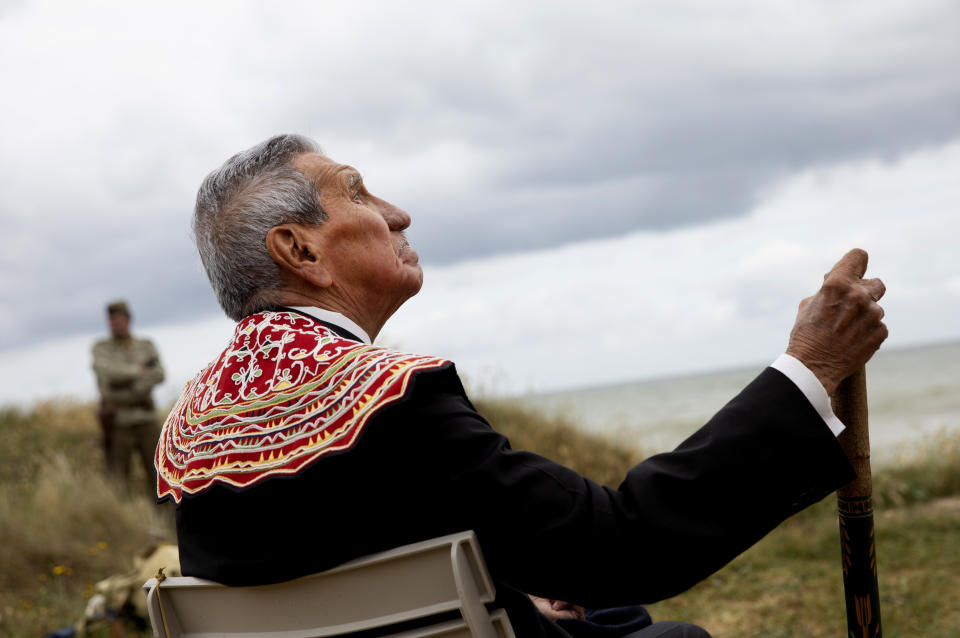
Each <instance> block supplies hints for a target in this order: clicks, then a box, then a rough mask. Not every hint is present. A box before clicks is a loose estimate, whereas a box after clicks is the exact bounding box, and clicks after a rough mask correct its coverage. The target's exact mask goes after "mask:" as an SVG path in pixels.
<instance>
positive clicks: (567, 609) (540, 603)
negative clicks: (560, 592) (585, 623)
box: [530, 594, 585, 621]
mask: <svg viewBox="0 0 960 638" xmlns="http://www.w3.org/2000/svg"><path fill="white" fill-rule="evenodd" d="M530 600H532V601H533V604H534V605H536V607H537V611H539V612H540V613H541V614H543V615H544V616H546V617H547V618H549V619H550V620H554V621H555V620H559V619H561V618H577V619H579V620H583V617H584V614H585V611H584V609H583V607H581V606H580V605H574V604H573V603H568V602H564V601H562V600H550V599H549V598H540V597H539V596H534V595H532V594H531V595H530Z"/></svg>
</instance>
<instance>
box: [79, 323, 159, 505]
mask: <svg viewBox="0 0 960 638" xmlns="http://www.w3.org/2000/svg"><path fill="white" fill-rule="evenodd" d="M93 371H94V372H95V373H96V375H97V386H98V387H99V389H100V399H101V409H102V411H104V412H105V413H107V417H108V418H110V419H111V420H112V425H113V427H112V443H111V444H110V445H109V449H108V450H107V465H108V467H110V469H111V470H112V471H114V472H115V473H116V474H117V475H118V476H120V477H121V478H122V479H123V480H124V481H126V480H127V478H128V477H129V475H130V455H131V454H134V453H136V455H137V456H138V458H139V459H140V460H141V462H142V463H143V467H144V470H145V472H146V475H147V480H148V481H149V489H150V491H153V489H154V488H155V485H156V478H155V471H154V469H153V453H154V450H155V449H156V445H157V439H158V438H159V436H160V424H159V421H158V419H157V414H156V409H155V407H154V404H153V399H152V397H151V396H150V393H151V391H152V390H153V386H155V385H157V384H158V383H161V382H162V381H163V366H161V365H160V357H159V356H158V355H157V349H156V348H155V347H154V346H153V344H152V343H151V342H150V341H149V340H147V339H137V338H134V337H127V338H121V339H118V338H114V337H111V338H109V339H104V340H102V341H98V342H97V343H95V344H94V346H93Z"/></svg>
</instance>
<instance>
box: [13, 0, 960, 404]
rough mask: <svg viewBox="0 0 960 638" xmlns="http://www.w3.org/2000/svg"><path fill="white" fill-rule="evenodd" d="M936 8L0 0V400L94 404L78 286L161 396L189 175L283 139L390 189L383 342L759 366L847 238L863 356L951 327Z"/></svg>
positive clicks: (192, 363)
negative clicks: (392, 257) (866, 346)
mask: <svg viewBox="0 0 960 638" xmlns="http://www.w3.org/2000/svg"><path fill="white" fill-rule="evenodd" d="M958 60H960V5H958V4H957V3H956V2H941V1H932V0H912V1H911V2H909V3H908V2H903V1H899V2H884V1H874V2H870V3H866V2H846V3H836V2H826V1H802V2H801V1H799V0H797V1H796V2H771V1H769V0H768V1H765V2H760V1H755V2H748V1H741V2H726V3H722V4H718V3H712V2H707V1H703V2H689V1H674V0H664V1H662V2H652V1H651V2H642V3H641V2H606V3H590V4H589V6H588V4H587V3H582V2H578V3H572V2H570V3H567V2H529V3H519V2H492V1H490V0H485V1H484V2H465V3H450V2H439V1H438V2H362V1H351V2H337V3H333V2H320V1H316V2H275V3H256V2H190V3H186V2H184V3H164V4H163V6H162V7H157V8H146V7H145V5H141V4H138V3H127V2H89V3H87V2H85V3H74V2H66V1H62V2H43V1H32V0H21V1H17V0H13V1H11V0H7V1H6V2H4V3H2V4H0V221H2V228H3V230H4V234H5V240H4V242H3V248H2V250H0V308H2V312H0V402H11V401H24V400H33V399H35V398H38V397H42V396H47V395H74V396H80V397H89V396H92V395H93V391H94V385H93V381H92V376H91V374H90V372H89V365H90V360H89V345H90V342H91V340H92V339H94V338H95V336H96V335H97V334H98V333H101V332H103V331H104V325H103V324H104V316H103V305H104V303H105V302H107V301H109V300H112V299H114V298H117V297H124V298H127V299H128V300H129V301H130V303H131V304H132V306H133V308H134V313H135V329H136V330H137V331H138V332H139V333H141V334H144V335H148V336H150V337H152V338H153V339H154V340H155V341H156V342H157V345H158V346H159V347H160V349H161V355H162V358H163V360H164V363H165V365H166V367H167V370H168V373H169V374H168V376H169V380H168V382H167V384H165V386H164V387H163V388H162V389H161V390H162V392H163V393H165V394H163V398H166V397H167V396H169V395H172V393H174V392H175V390H174V388H176V387H178V386H180V385H182V383H183V382H184V381H185V380H186V379H187V378H188V377H189V376H190V375H192V373H193V372H195V371H196V369H197V368H199V366H201V365H203V364H204V363H205V362H206V361H207V360H208V359H209V358H211V357H212V356H214V355H215V354H216V352H217V351H218V350H219V348H220V347H221V346H222V345H223V343H224V342H225V340H226V339H227V337H228V336H229V333H230V323H229V322H228V321H227V320H225V319H224V318H223V317H222V315H221V313H220V311H219V309H218V308H217V306H216V303H215V301H214V299H213V296H212V294H211V293H210V291H209V288H208V286H207V282H206V279H205V277H204V275H203V273H202V270H201V268H200V265H199V260H198V259H197V257H196V256H195V251H194V248H193V245H192V241H191V238H190V231H189V218H190V213H191V209H192V203H193V199H194V196H195V193H196V188H197V186H198V185H199V182H200V181H201V179H202V178H203V176H204V175H205V174H206V173H207V172H209V171H210V170H212V169H213V168H215V167H216V166H218V165H219V164H220V163H221V162H222V161H223V160H224V159H226V158H227V157H228V156H229V155H231V154H232V153H234V152H236V151H238V150H240V149H242V148H245V147H248V146H250V145H252V144H254V143H256V142H258V141H260V140H262V139H264V138H266V137H268V136H269V135H272V134H274V133H278V132H300V133H304V134H306V135H309V136H311V137H313V138H315V139H316V140H317V141H318V142H319V143H320V144H321V146H322V147H323V148H324V150H325V151H326V152H327V153H328V154H329V155H331V156H332V157H334V158H335V159H337V160H338V161H341V162H345V163H350V164H353V165H354V166H357V167H358V168H359V169H360V170H361V171H362V172H363V173H364V176H365V181H366V182H367V184H368V186H369V188H370V189H371V190H372V191H373V192H374V193H376V194H378V195H380V196H382V197H384V198H386V199H388V200H390V201H392V202H394V203H396V204H398V205H400V206H402V207H404V208H405V209H406V210H408V211H409V212H410V213H411V214H412V216H413V218H414V225H413V227H412V228H411V231H410V236H411V240H412V242H413V243H414V244H415V246H416V248H417V249H418V251H419V253H420V255H421V259H422V263H423V264H424V270H425V274H426V283H425V286H424V289H423V291H422V293H421V295H420V296H419V297H417V298H416V299H414V300H413V301H411V302H410V303H409V304H408V305H407V306H405V307H404V308H403V309H401V311H400V312H399V313H398V315H397V316H396V317H395V318H394V320H393V321H392V322H391V323H390V324H388V326H387V329H386V330H385V332H384V334H383V335H382V339H381V341H383V342H385V343H387V344H389V345H396V346H398V347H402V348H406V349H409V350H414V351H418V352H424V353H432V354H439V355H443V356H446V357H449V358H452V359H454V360H455V361H457V363H458V366H459V367H460V369H461V370H462V371H463V373H464V375H465V376H466V377H467V378H468V380H469V381H470V382H471V383H472V384H473V385H474V386H475V387H480V388H484V389H487V390H491V391H496V392H520V391H528V390H546V389H555V388H563V387H573V386H580V385H585V384H593V383H605V382H610V381H622V380H628V379H634V378H644V377H652V376H658V375H663V374H677V373H683V372H689V371H695V370H703V369H710V368H723V367H729V366H735V365H743V364H752V363H757V362H764V361H768V360H770V359H772V358H773V357H775V356H776V355H777V354H778V353H779V352H780V351H782V349H783V347H784V345H785V341H786V335H787V333H788V331H789V328H790V325H791V323H792V317H793V314H794V312H795V309H796V304H797V302H798V301H799V300H800V298H802V297H804V296H806V295H809V294H811V293H812V292H813V291H814V290H815V289H816V287H817V285H818V283H819V280H820V278H821V276H822V274H823V273H824V272H825V271H826V270H827V269H828V268H829V267H830V265H832V263H833V262H834V261H836V259H838V258H839V257H840V256H841V255H842V254H843V252H844V251H845V250H846V249H848V248H850V247H853V246H855V245H859V246H862V247H863V248H866V249H867V250H868V251H870V253H871V268H872V272H873V273H874V274H877V275H879V276H882V277H883V278H884V279H885V280H886V282H887V284H888V288H889V293H888V297H887V299H886V301H885V308H886V309H887V313H888V325H889V326H890V329H891V337H890V340H889V342H888V345H889V346H892V347H896V346H898V345H899V346H906V345H911V344H916V343H929V342H933V341H937V340H946V339H957V338H960V248H958V243H960V69H958V66H960V64H958V62H957V61H958Z"/></svg>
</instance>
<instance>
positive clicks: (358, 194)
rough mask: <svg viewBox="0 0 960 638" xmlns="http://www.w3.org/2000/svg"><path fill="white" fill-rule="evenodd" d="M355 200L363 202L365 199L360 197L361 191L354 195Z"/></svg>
mask: <svg viewBox="0 0 960 638" xmlns="http://www.w3.org/2000/svg"><path fill="white" fill-rule="evenodd" d="M353 201H355V202H358V203H360V204H362V203H363V200H362V199H360V193H357V194H356V195H354V196H353Z"/></svg>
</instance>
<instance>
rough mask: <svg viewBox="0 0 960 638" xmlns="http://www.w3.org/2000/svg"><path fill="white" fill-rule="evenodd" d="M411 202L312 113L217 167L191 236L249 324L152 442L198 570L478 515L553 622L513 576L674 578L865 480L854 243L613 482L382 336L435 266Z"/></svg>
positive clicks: (186, 552) (236, 581)
mask: <svg viewBox="0 0 960 638" xmlns="http://www.w3.org/2000/svg"><path fill="white" fill-rule="evenodd" d="M409 224H410V217H409V215H407V213H406V212H404V211H403V210H401V209H399V208H397V207H396V206H394V205H392V204H390V203H388V202H386V201H384V200H382V199H380V198H378V197H376V196H374V195H373V194H371V193H370V191H369V190H368V189H367V186H366V185H365V184H364V182H363V179H362V178H361V176H360V174H359V173H358V172H357V171H356V170H355V169H354V168H352V167H350V166H347V165H343V164H338V163H337V162H335V161H333V160H332V159H330V158H328V157H325V156H324V155H322V154H320V153H319V152H318V149H317V147H316V146H315V145H314V144H313V143H312V142H311V141H309V140H306V139H304V138H301V137H298V136H279V137H275V138H272V139H270V140H267V141H266V142H263V143H261V144H259V145H257V146H255V147H253V148H251V149H249V150H247V151H245V152H242V153H239V154H237V155H235V156H234V157H232V158H231V159H229V160H228V161H227V162H226V163H225V164H224V165H223V166H222V167H221V168H220V169H218V170H217V171H214V172H213V173H211V174H210V175H209V176H208V177H207V178H206V180H205V181H204V182H203V185H202V186H201V188H200V192H199V194H198V196H197V205H196V211H195V218H194V230H195V234H196V240H197V244H198V247H199V251H200V255H201V258H202V260H203V263H204V267H205V268H206V271H207V275H208V276H209V278H210V281H211V283H212V285H213V288H214V290H215V292H216V295H217V298H218V300H219V301H220V304H221V305H222V307H223V308H224V310H225V311H226V313H227V314H228V315H229V316H230V317H232V318H233V319H235V320H236V321H237V322H238V324H237V328H236V332H235V334H234V337H233V339H232V341H231V342H230V343H229V344H228V346H227V347H226V349H225V350H224V351H223V352H222V353H221V354H220V355H219V356H218V357H217V358H216V359H215V360H214V361H213V362H212V363H211V364H210V365H209V366H208V367H207V368H205V369H204V370H203V371H201V372H200V373H199V374H198V375H197V376H196V377H195V378H194V379H193V381H192V382H191V383H190V384H189V385H188V387H187V389H186V390H185V392H184V394H183V396H182V397H181V398H180V400H179V402H178V403H177V405H176V407H175V408H174V410H173V412H172V413H171V415H170V417H169V418H168V420H167V422H166V424H165V425H164V428H163V433H162V436H161V441H160V444H159V446H158V449H157V457H156V463H157V468H158V470H159V476H158V492H159V496H160V497H161V498H171V499H173V500H175V501H176V503H177V530H178V536H179V545H180V558H181V564H182V569H183V573H184V574H188V575H195V576H200V577H205V578H209V579H212V580H216V581H220V582H223V583H227V584H231V585H241V584H255V583H271V582H278V581H282V580H286V579H291V578H295V577H298V576H302V575H305V574H308V573H313V572H317V571H320V570H324V569H327V568H329V567H332V566H334V565H337V564H339V563H342V562H344V561H347V560H349V559H352V558H355V557H357V556H360V555H363V554H368V553H371V552H375V551H379V550H384V549H387V548H389V547H393V546H397V545H402V544H405V543H409V542H413V541H417V540H422V539H425V538H430V537H434V536H438V535H442V534H447V533H451V532H455V531H460V530H464V529H473V530H475V531H476V533H477V536H478V538H479V540H480V543H481V545H482V547H483V551H484V555H485V556H486V558H487V561H488V563H489V567H490V569H491V573H492V575H493V577H494V579H495V580H496V581H497V586H498V594H499V596H500V599H501V602H502V603H503V604H504V605H505V606H506V608H507V610H508V613H509V615H510V618H511V621H512V622H513V625H514V627H515V629H516V631H517V635H518V636H521V637H529V636H546V635H553V636H563V635H567V634H566V633H565V631H564V630H563V629H561V628H560V626H559V625H558V624H556V623H554V622H552V621H550V620H548V619H547V618H546V617H545V616H544V615H542V614H540V613H538V612H537V611H536V607H534V605H533V604H532V603H531V602H530V600H529V599H528V598H527V596H526V595H525V594H521V593H520V592H525V593H526V594H531V595H535V596H537V597H543V598H544V599H550V600H554V601H569V603H570V604H569V606H570V607H573V608H578V606H581V605H582V606H586V607H592V608H603V607H606V608H609V607H614V606H620V605H633V604H636V603H643V602H650V601H655V600H659V599H662V598H665V597H669V596H672V595H674V594H677V593H679V592H681V591H683V590H685V589H687V588H689V587H690V586H692V585H693V584H695V583H697V582H698V581H700V580H702V579H703V578H705V577H706V576H708V575H709V574H711V573H713V572H714V571H716V570H717V569H719V568H720V567H722V566H723V565H724V564H726V563H727V562H728V561H729V560H731V559H732V558H733V557H735V556H736V555H737V554H739V553H740V552H742V551H743V550H745V549H746V548H747V547H749V546H750V545H752V544H753V543H754V542H756V541H757V540H758V539H760V538H761V537H762V536H763V535H765V534H766V533H767V532H769V531H770V530H771V529H772V528H774V527H775V526H776V525H778V524H779V523H780V522H781V521H783V520H784V519H786V518H787V517H789V516H791V515H792V514H794V513H796V512H797V511H799V510H801V509H803V508H804V507H806V506H807V505H809V504H811V503H813V502H815V501H818V500H820V499H821V498H823V497H824V496H825V495H827V494H828V493H830V492H831V491H833V490H834V489H836V488H837V487H838V486H840V485H843V484H845V483H846V482H848V481H850V480H851V479H852V477H853V472H852V470H851V468H850V465H849V463H848V461H847V459H846V458H845V457H844V455H843V452H842V451H841V449H840V447H839V446H838V444H837V442H836V440H835V434H836V433H837V432H838V431H839V430H841V429H842V428H843V426H842V425H841V424H840V423H838V422H837V420H836V418H835V417H834V416H833V414H832V412H831V411H830V407H829V399H828V394H829V393H830V392H832V391H833V390H834V389H835V388H836V386H837V384H838V383H839V381H840V380H842V379H843V378H844V377H846V376H847V375H849V374H850V373H851V372H852V371H853V370H855V369H857V368H858V367H859V366H861V365H863V363H864V362H866V361H867V360H868V359H869V358H870V356H871V355H872V354H873V352H874V351H875V350H876V349H877V348H878V347H879V345H880V343H881V342H882V341H883V340H884V338H885V337H886V328H885V326H884V325H883V323H882V321H881V320H882V316H883V311H882V310H881V309H880V307H879V306H878V305H877V303H876V302H877V300H879V299H880V297H881V296H882V295H883V292H884V287H883V284H882V283H881V282H880V281H879V280H876V279H871V280H864V279H862V276H863V274H864V272H865V269H866V259H867V258H866V254H865V253H863V251H859V250H855V251H851V252H850V253H848V254H847V255H845V256H844V257H843V258H842V259H841V260H840V262H839V263H838V264H837V265H836V266H835V267H834V268H833V270H831V271H830V273H828V275H827V276H826V278H825V281H824V285H823V287H822V288H821V290H820V291H819V292H817V293H816V294H815V295H814V296H813V297H811V298H809V299H807V300H805V301H804V302H802V303H801V306H800V311H799V314H798V317H797V322H796V325H795V327H794V329H793V332H792V334H791V336H790V340H789V345H788V348H787V351H786V354H784V355H782V356H781V357H779V358H778V359H777V360H776V361H775V362H774V364H773V365H772V366H771V367H769V368H767V369H766V370H764V371H763V372H761V373H760V374H759V376H758V377H757V378H756V379H755V380H754V381H753V382H752V383H751V384H750V385H749V386H747V388H745V389H744V390H743V391H742V392H741V393H740V394H739V395H737V396H736V397H734V398H733V399H732V400H731V401H730V402H729V403H728V404H727V405H726V406H725V407H724V408H723V409H721V410H720V412H719V413H717V415H716V416H714V417H713V418H712V419H711V420H710V421H709V422H708V423H707V424H706V425H705V426H704V427H703V428H701V429H700V430H699V431H698V432H696V433H695V434H694V435H692V436H691V437H690V438H689V439H688V440H687V441H685V442H684V443H683V444H681V445H680V446H679V447H678V448H677V449H676V450H675V451H673V452H671V453H668V454H661V455H658V456H654V457H652V458H650V459H647V460H646V461H644V462H642V463H640V464H639V465H637V466H636V467H634V468H633V469H632V470H630V471H629V472H628V473H627V475H626V477H625V478H624V480H623V482H622V484H621V485H620V487H619V488H618V489H617V490H613V489H610V488H607V487H602V486H599V485H597V484H595V483H593V482H592V481H590V480H588V479H585V478H583V477H581V476H579V475H578V474H576V473H574V472H573V471H571V470H569V469H567V468H565V467H562V466H559V465H557V464H555V463H552V462H551V461H549V460H547V459H544V458H542V457H539V456H536V455H534V454H530V453H527V452H523V451H517V450H512V449H511V448H510V446H509V444H508V442H507V440H506V439H505V438H504V437H503V436H501V435H499V434H497V432H496V431H495V430H494V429H492V428H491V427H490V425H488V424H487V422H486V421H484V419H483V418H482V417H481V416H480V415H479V414H478V413H477V412H476V410H475V409H474V407H473V405H472V404H471V403H470V401H469V400H468V399H467V397H466V395H465V393H464V390H463V387H462V385H461V383H460V380H459V379H458V377H457V373H456V370H455V368H454V366H453V364H452V363H450V362H448V361H445V360H442V359H438V358H435V357H429V356H416V355H410V354H402V353H398V352H394V351H391V350H387V349H384V348H380V347H377V346H374V345H371V343H372V341H373V339H375V338H376V336H377V334H378V333H379V332H380V329H381V328H382V327H383V325H384V323H385V322H386V321H387V319H388V318H389V317H390V315H391V314H392V313H393V312H394V311H396V309H397V308H399V307H400V305H401V304H402V303H403V302H404V301H405V300H406V299H408V298H409V297H410V296H412V295H414V294H415V293H416V292H417V291H418V290H419V288H420V286H421V283H422V272H421V270H420V266H419V265H418V256H417V253H416V252H415V251H414V250H413V249H412V248H411V247H410V246H409V244H408V243H407V240H406V238H405V236H404V233H403V231H404V229H405V228H407V226H408V225H409ZM538 605H539V606H540V609H543V610H544V611H547V612H548V613H549V609H550V608H551V605H550V604H549V603H546V604H545V603H544V601H543V600H540V601H539V602H538ZM565 605H566V604H565V603H561V604H559V605H558V606H557V607H558V608H559V609H560V611H561V612H562V610H563V608H564V606H565ZM558 615H559V616H562V615H563V613H559V614H558ZM561 622H562V621H561ZM648 629H650V630H652V631H650V632H648V633H647V634H638V635H644V636H646V635H675V636H680V635H703V634H702V633H697V631H698V630H695V629H692V628H690V627H674V626H667V627H661V628H659V629H658V628H656V627H653V628H648ZM644 631H646V630H644ZM670 632H673V633H670Z"/></svg>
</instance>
